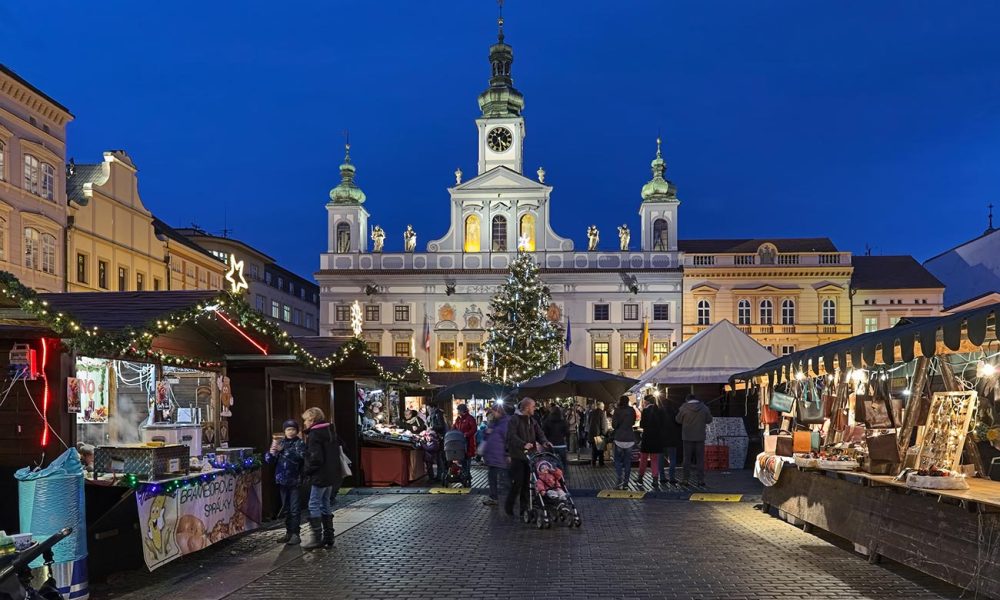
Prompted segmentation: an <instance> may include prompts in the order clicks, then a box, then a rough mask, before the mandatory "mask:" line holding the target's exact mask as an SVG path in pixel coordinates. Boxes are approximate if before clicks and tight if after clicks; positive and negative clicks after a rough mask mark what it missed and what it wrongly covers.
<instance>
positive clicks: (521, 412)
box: [504, 398, 549, 517]
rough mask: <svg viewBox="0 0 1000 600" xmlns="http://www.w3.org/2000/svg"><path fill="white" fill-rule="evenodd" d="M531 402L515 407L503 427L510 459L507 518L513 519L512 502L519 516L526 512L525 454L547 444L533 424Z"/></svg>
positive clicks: (533, 413) (524, 400)
mask: <svg viewBox="0 0 1000 600" xmlns="http://www.w3.org/2000/svg"><path fill="white" fill-rule="evenodd" d="M534 415H535V401H534V400H532V399H531V398H524V399H523V400H521V401H520V402H519V403H518V404H517V412H515V413H514V416H513V417H511V419H510V423H509V424H508V425H507V454H508V455H509V456H510V493H508V494H507V501H506V502H505V503H504V512H505V513H506V514H507V516H509V517H512V516H514V500H517V501H518V502H519V503H520V511H521V514H524V513H525V512H526V511H527V510H528V479H529V476H530V472H531V465H530V464H528V455H527V453H529V452H535V451H537V450H538V449H539V447H540V446H546V445H548V443H549V442H548V440H547V439H545V433H544V432H543V431H542V428H541V427H539V426H538V422H537V421H535V418H534Z"/></svg>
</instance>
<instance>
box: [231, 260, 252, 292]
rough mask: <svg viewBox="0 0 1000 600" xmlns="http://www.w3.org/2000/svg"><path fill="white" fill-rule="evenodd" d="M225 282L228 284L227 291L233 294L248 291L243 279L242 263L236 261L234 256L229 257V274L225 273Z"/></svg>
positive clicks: (248, 287) (245, 281)
mask: <svg viewBox="0 0 1000 600" xmlns="http://www.w3.org/2000/svg"><path fill="white" fill-rule="evenodd" d="M226 281H228V282H229V290H230V291H231V292H232V293H234V294H239V293H240V291H241V290H248V289H250V286H249V285H247V280H246V278H245V277H243V261H242V260H236V255H235V254H230V255H229V272H228V273H226Z"/></svg>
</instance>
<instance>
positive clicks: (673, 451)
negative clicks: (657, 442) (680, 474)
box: [660, 396, 681, 485]
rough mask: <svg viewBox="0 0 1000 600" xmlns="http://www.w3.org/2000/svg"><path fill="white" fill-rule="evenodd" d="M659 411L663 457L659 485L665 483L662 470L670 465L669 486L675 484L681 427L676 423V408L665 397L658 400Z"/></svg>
mask: <svg viewBox="0 0 1000 600" xmlns="http://www.w3.org/2000/svg"><path fill="white" fill-rule="evenodd" d="M660 411H661V415H660V416H661V417H662V419H663V456H662V457H661V460H660V483H661V484H664V483H667V478H666V477H665V476H664V474H665V473H664V469H665V467H666V466H667V464H669V465H670V478H669V481H670V483H671V485H673V484H676V483H677V478H676V475H677V449H678V448H680V447H681V426H680V425H679V424H678V423H677V406H676V405H675V404H674V403H673V402H671V401H670V400H668V399H667V398H666V396H664V397H663V398H660Z"/></svg>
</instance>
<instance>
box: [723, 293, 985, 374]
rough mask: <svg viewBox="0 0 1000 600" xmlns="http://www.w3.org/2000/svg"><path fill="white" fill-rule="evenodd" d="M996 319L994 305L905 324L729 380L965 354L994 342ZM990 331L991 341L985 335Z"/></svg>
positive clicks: (783, 359) (786, 358) (774, 362)
mask: <svg viewBox="0 0 1000 600" xmlns="http://www.w3.org/2000/svg"><path fill="white" fill-rule="evenodd" d="M997 317H1000V304H992V305H989V306H983V307H980V308H975V309H971V310H966V311H962V312H959V313H955V314H951V315H943V316H940V317H930V318H920V319H908V320H904V321H900V322H899V324H897V325H896V326H895V327H892V328H890V329H884V330H881V331H873V332H871V333H863V334H861V335H856V336H854V337H850V338H847V339H844V340H839V341H836V342H831V343H829V344H823V345H822V346H816V347H815V348H809V349H806V350H801V351H799V352H795V353H793V354H789V355H788V356H782V357H781V358H777V359H775V360H772V361H770V362H768V363H765V364H763V365H761V366H760V367H758V368H756V369H750V370H747V371H744V372H742V373H737V374H735V375H733V376H732V378H731V380H741V381H749V380H751V379H754V378H757V377H764V376H766V377H768V378H770V379H771V380H773V381H780V380H782V379H785V380H787V379H789V378H791V377H794V376H795V373H797V372H799V371H801V372H803V373H810V374H823V373H832V372H833V371H834V370H836V369H840V370H847V369H853V368H857V369H861V368H871V367H876V366H878V365H892V364H895V363H897V362H900V361H902V362H909V361H911V360H913V358H914V357H915V356H918V355H919V356H925V357H931V356H934V355H935V354H937V353H938V352H942V353H947V352H968V351H972V350H975V349H976V348H979V347H981V346H982V345H983V344H984V343H986V342H987V341H994V340H1000V338H998V336H997V321H998V319H997ZM991 330H992V337H991V336H990V335H989V334H990V331H991Z"/></svg>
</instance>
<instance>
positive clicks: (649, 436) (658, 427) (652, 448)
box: [637, 396, 663, 490]
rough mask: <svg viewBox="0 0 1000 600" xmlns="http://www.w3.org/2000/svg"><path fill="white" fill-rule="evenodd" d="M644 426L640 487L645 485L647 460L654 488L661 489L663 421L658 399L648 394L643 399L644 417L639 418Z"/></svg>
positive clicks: (641, 447)
mask: <svg viewBox="0 0 1000 600" xmlns="http://www.w3.org/2000/svg"><path fill="white" fill-rule="evenodd" d="M639 427H641V428H642V442H640V443H639V480H638V482H637V483H638V484H639V486H640V488H641V487H642V486H644V485H645V481H644V480H645V478H646V462H647V461H649V463H650V465H649V466H650V474H651V476H652V479H653V489H654V490H658V489H660V482H659V479H657V477H659V474H660V470H661V467H660V460H661V459H662V458H663V456H662V455H663V421H662V413H660V409H658V408H656V399H655V398H653V397H652V396H646V397H645V398H643V399H642V417H641V418H640V419H639Z"/></svg>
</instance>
